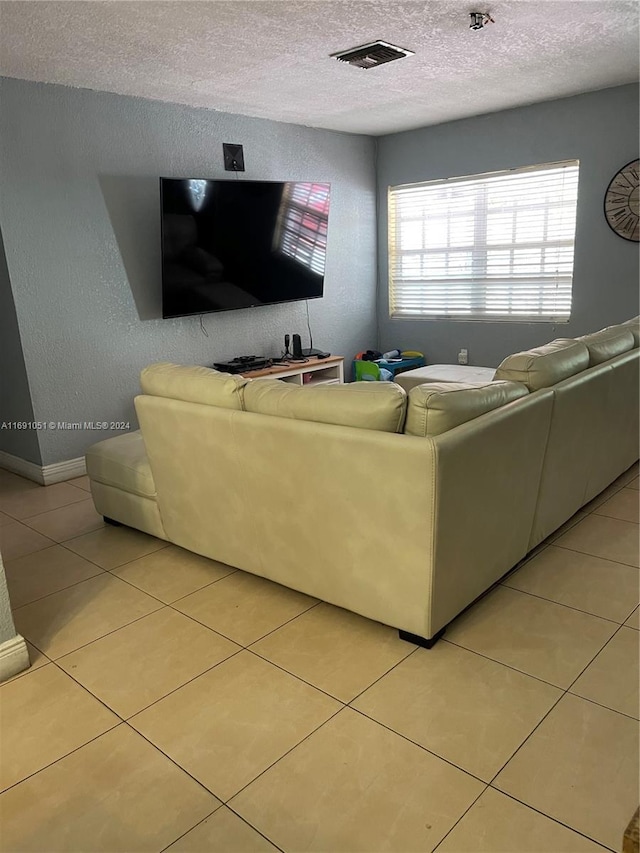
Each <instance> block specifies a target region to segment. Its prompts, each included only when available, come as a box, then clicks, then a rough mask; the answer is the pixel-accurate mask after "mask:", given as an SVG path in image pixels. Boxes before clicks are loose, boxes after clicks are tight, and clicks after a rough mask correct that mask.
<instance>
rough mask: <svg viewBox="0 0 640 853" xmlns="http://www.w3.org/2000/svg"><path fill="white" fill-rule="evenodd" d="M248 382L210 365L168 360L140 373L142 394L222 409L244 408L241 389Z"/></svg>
mask: <svg viewBox="0 0 640 853" xmlns="http://www.w3.org/2000/svg"><path fill="white" fill-rule="evenodd" d="M248 382H249V380H248V379H245V378H244V377H243V376H232V375H231V374H230V373H221V372H220V371H218V370H213V369H211V368H209V367H197V366H194V365H189V366H186V365H183V364H170V363H168V362H160V363H158V364H150V365H149V366H148V367H145V368H144V370H143V371H142V373H141V374H140V387H141V388H142V393H143V394H150V395H151V396H153V397H169V398H170V399H172V400H183V401H184V402H185V403H203V404H204V405H205V406H217V407H218V408H221V409H242V408H243V405H242V392H243V388H244V386H245V385H246V384H247V383H248Z"/></svg>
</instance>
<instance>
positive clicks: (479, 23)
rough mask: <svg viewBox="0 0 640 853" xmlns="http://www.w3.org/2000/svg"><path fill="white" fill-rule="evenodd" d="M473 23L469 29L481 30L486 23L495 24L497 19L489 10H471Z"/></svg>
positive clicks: (470, 15) (470, 14)
mask: <svg viewBox="0 0 640 853" xmlns="http://www.w3.org/2000/svg"><path fill="white" fill-rule="evenodd" d="M469 17H470V18H471V23H470V24H469V29H471V30H481V29H482V28H483V27H484V25H485V24H495V21H494V20H493V18H492V17H491V15H490V14H489V13H488V12H469Z"/></svg>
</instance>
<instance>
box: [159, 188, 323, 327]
mask: <svg viewBox="0 0 640 853" xmlns="http://www.w3.org/2000/svg"><path fill="white" fill-rule="evenodd" d="M330 189H331V185H330V184H325V183H315V182H301V181H286V182H277V181H245V180H226V181H225V180H198V179H193V178H160V198H161V205H160V206H161V217H162V219H161V225H162V316H163V317H184V316H188V315H192V314H204V313H208V312H211V311H229V310H232V309H234V308H251V307H254V306H256V305H271V304H273V303H277V302H293V301H296V300H300V299H317V298H319V297H321V296H322V295H323V290H324V270H325V257H326V252H327V226H328V221H329V198H330Z"/></svg>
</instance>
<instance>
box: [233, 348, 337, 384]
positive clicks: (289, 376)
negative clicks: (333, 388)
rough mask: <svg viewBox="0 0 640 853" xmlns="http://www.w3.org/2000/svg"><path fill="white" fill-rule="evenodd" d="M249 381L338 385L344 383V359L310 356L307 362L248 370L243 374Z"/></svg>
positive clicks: (293, 362)
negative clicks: (268, 380)
mask: <svg viewBox="0 0 640 853" xmlns="http://www.w3.org/2000/svg"><path fill="white" fill-rule="evenodd" d="M241 375H242V376H245V377H246V378H247V379H264V378H269V379H281V380H282V381H283V382H292V383H293V384H294V385H337V384H339V383H341V382H344V357H343V356H341V355H330V356H329V357H328V358H317V357H316V356H309V358H307V359H306V361H289V362H287V363H286V364H274V365H273V367H262V368H260V370H247V371H246V372H244V373H242V374H241Z"/></svg>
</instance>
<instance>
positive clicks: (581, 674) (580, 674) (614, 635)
mask: <svg viewBox="0 0 640 853" xmlns="http://www.w3.org/2000/svg"><path fill="white" fill-rule="evenodd" d="M622 628H624V623H623V624H622V625H619V626H618V629H617V631H614V632H613V634H612V635H611V636H610V637H609V639H608V640H607V642H606V643H605V644H604V645H603V646H602V648H601V649H599V650H598V651H597V652H596V654H595V655H594V656H593V657H592V658H591V660H590V661H589V663H588V664H587V665H586V666H585V667H584V668H583V669H582V670H581V671H580V672H579V673H578V675H576V677H575V678H574V679H573V681H572V682H571V684H570V685H569V686H568V687H567V690H566V692H567V693H569V691H570V690H571V688H572V687H573V686H574V684H575V683H576V682H577V681H578V679H579V678H581V677H582V676H583V675H584V673H585V672H586V671H587V670H588V669H589V667H590V666H591V664H592V663H593V662H594V661H595V659H596V658H597V657H598V655H600V654H601V652H603V651H604V650H605V649H606V648H607V646H608V645H609V643H610V642H611V641H612V640H613V638H614V637H616V636H617V635H618V634H619V633H620V631H621V630H622ZM571 695H572V696H575V695H576V694H575V693H572V694H571ZM579 698H580V699H584V698H586V697H584V696H580V697H579ZM587 701H588V702H591V699H587ZM593 704H594V705H599V704H600V703H599V702H594V703H593ZM604 707H606V706H604ZM609 710H610V711H613V708H610V709H609ZM616 713H621V712H618V711H616ZM623 716H627V715H626V714H624V715H623Z"/></svg>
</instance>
